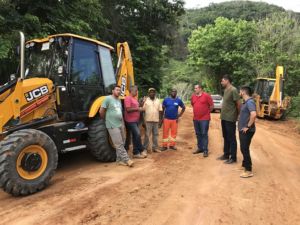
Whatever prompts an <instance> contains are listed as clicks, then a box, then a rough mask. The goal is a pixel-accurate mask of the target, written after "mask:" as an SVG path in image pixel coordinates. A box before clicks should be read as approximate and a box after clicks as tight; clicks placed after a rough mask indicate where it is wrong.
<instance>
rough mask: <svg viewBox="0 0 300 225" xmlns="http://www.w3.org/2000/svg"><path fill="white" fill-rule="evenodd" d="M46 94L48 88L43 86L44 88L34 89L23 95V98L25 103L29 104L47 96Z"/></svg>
mask: <svg viewBox="0 0 300 225" xmlns="http://www.w3.org/2000/svg"><path fill="white" fill-rule="evenodd" d="M48 92H49V90H48V87H47V86H46V85H45V86H42V87H39V88H37V89H34V90H32V91H29V92H27V93H25V98H26V100H27V102H31V101H33V100H34V99H36V98H39V97H41V96H43V95H45V94H47V93H48Z"/></svg>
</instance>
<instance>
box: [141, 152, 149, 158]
mask: <svg viewBox="0 0 300 225" xmlns="http://www.w3.org/2000/svg"><path fill="white" fill-rule="evenodd" d="M141 155H142V156H144V158H147V156H148V154H147V150H144V151H142V153H141Z"/></svg>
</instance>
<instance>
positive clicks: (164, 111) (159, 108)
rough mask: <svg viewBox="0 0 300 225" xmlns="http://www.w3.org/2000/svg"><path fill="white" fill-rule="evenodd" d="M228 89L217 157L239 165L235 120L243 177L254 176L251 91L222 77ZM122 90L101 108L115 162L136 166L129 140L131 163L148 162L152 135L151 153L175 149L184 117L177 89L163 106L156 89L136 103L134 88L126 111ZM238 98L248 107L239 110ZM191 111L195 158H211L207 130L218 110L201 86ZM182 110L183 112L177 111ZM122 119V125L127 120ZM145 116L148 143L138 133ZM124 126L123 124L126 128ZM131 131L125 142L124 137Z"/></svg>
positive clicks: (254, 115)
mask: <svg viewBox="0 0 300 225" xmlns="http://www.w3.org/2000/svg"><path fill="white" fill-rule="evenodd" d="M221 84H222V86H223V87H224V97H223V104H222V109H221V125H222V133H223V139H224V147H223V155H222V156H220V157H218V159H219V160H224V161H225V163H226V164H232V163H236V162H237V157H236V155H237V140H236V121H237V120H238V131H239V138H240V149H241V152H242V154H243V162H242V167H241V169H242V170H243V173H242V174H241V177H243V178H246V177H251V176H253V173H252V162H251V157H250V150H249V146H250V143H251V139H252V137H253V135H254V133H255V118H256V106H255V102H254V101H253V100H252V98H251V97H250V96H251V89H250V88H249V87H247V86H244V87H241V88H240V93H238V90H237V89H236V88H235V87H234V86H233V85H232V84H231V78H230V77H229V76H228V75H225V76H223V78H222V81H221ZM120 93H121V88H120V87H119V86H114V88H113V90H112V95H111V96H108V97H106V98H105V100H104V102H103V103H102V106H101V109H100V116H101V118H103V119H105V122H106V127H107V129H108V132H109V135H110V137H111V140H112V142H113V144H114V146H115V147H116V153H117V163H119V164H120V165H125V166H130V167H131V166H133V161H132V160H131V159H130V158H129V156H128V149H129V143H130V140H129V139H130V136H131V139H132V144H133V158H136V159H144V158H146V157H147V151H149V150H150V148H149V147H150V137H151V136H152V152H161V151H165V150H167V149H170V150H177V148H176V136H177V130H178V119H179V118H180V117H181V116H182V115H183V113H184V112H185V105H184V103H183V101H182V100H181V99H180V98H178V97H177V91H176V89H172V90H171V93H170V96H169V97H167V98H165V99H164V100H163V102H162V104H161V102H160V100H159V99H158V98H157V97H156V90H155V89H154V88H150V89H149V90H148V96H147V97H144V98H143V99H142V101H140V102H139V101H138V99H137V94H138V88H137V86H132V87H130V95H129V96H127V97H125V99H124V111H123V109H122V104H121V101H120V99H119V96H120ZM240 97H242V99H243V101H244V103H243V105H242V106H240ZM191 105H192V107H193V124H194V130H195V133H196V137H197V148H196V150H195V151H194V152H193V154H199V153H203V156H204V157H208V154H209V150H208V130H209V123H210V119H211V116H210V112H211V111H212V110H213V108H214V104H213V100H212V98H211V96H210V95H209V94H208V93H206V92H204V90H203V87H202V86H201V85H200V84H197V85H195V86H194V94H193V95H192V97H191ZM179 107H180V108H181V110H180V112H179ZM123 114H124V120H123ZM141 114H143V115H144V117H143V119H144V122H145V138H144V143H142V138H141V132H140V128H139V127H140V126H139V125H140V119H141V118H140V117H141ZM124 122H125V123H124ZM162 125H163V137H162V144H161V147H159V144H158V134H159V132H158V130H159V127H161V126H162ZM125 127H126V130H127V134H130V135H127V140H126V135H125V132H124V130H125Z"/></svg>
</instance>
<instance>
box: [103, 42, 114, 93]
mask: <svg viewBox="0 0 300 225" xmlns="http://www.w3.org/2000/svg"><path fill="white" fill-rule="evenodd" d="M99 50H100V63H101V69H102V76H103V81H104V86H105V89H106V91H107V92H110V91H111V87H112V85H114V84H116V77H115V74H114V69H113V65H112V60H111V54H110V50H109V49H108V48H103V47H99Z"/></svg>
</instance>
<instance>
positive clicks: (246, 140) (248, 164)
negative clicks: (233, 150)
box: [239, 131, 255, 171]
mask: <svg viewBox="0 0 300 225" xmlns="http://www.w3.org/2000/svg"><path fill="white" fill-rule="evenodd" d="M254 133H255V132H249V131H248V132H246V133H243V132H242V131H240V132H239V136H240V148H241V152H242V154H243V164H242V166H243V167H244V168H245V169H246V170H247V171H252V161H251V156H250V143H251V140H252V137H253V135H254Z"/></svg>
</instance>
